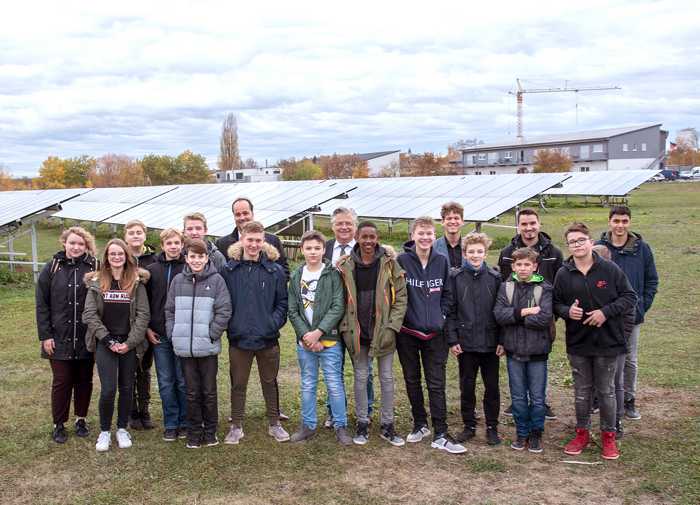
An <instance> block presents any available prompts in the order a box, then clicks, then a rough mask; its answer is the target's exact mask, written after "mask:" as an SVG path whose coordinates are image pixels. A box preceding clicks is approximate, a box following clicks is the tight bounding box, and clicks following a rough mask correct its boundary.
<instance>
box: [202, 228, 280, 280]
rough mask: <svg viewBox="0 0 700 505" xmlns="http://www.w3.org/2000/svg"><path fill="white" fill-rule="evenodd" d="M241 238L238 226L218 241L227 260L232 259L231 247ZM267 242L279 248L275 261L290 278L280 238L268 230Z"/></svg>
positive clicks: (217, 244) (220, 249) (217, 245)
mask: <svg viewBox="0 0 700 505" xmlns="http://www.w3.org/2000/svg"><path fill="white" fill-rule="evenodd" d="M239 240H240V239H239V237H238V228H234V229H233V231H232V232H231V233H229V234H228V235H224V236H223V237H220V238H219V239H218V240H217V241H216V247H218V248H219V251H220V252H221V253H222V254H223V255H224V257H225V258H226V261H228V260H230V259H231V257H230V255H229V249H230V248H231V246H232V245H234V244H235V243H236V242H238V241H239ZM265 242H267V243H268V244H270V245H271V246H272V247H274V248H275V249H276V250H277V255H276V257H277V259H276V260H274V261H275V263H277V264H278V265H279V266H281V267H282V271H283V272H284V277H285V279H287V280H289V265H288V264H287V256H285V254H284V247H282V242H280V239H278V238H277V237H276V236H275V235H273V234H272V233H267V232H266V233H265Z"/></svg>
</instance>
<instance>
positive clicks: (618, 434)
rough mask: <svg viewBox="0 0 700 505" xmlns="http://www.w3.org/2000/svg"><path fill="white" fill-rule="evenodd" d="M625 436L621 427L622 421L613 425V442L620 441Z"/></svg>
mask: <svg viewBox="0 0 700 505" xmlns="http://www.w3.org/2000/svg"><path fill="white" fill-rule="evenodd" d="M624 436H625V430H624V429H623V427H622V419H619V420H618V421H617V422H616V423H615V440H621V439H622V437H624Z"/></svg>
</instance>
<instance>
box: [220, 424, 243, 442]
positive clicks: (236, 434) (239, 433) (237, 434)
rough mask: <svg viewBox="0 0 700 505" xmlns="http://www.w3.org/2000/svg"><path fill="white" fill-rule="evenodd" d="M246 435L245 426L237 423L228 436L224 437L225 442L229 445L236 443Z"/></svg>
mask: <svg viewBox="0 0 700 505" xmlns="http://www.w3.org/2000/svg"><path fill="white" fill-rule="evenodd" d="M244 436H245V433H243V428H239V427H238V426H236V425H235V424H232V425H231V429H230V430H229V432H228V434H227V435H226V438H224V443H225V444H227V445H236V444H237V443H238V442H240V441H241V439H242V438H243V437H244Z"/></svg>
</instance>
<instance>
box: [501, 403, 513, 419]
mask: <svg viewBox="0 0 700 505" xmlns="http://www.w3.org/2000/svg"><path fill="white" fill-rule="evenodd" d="M503 415H504V416H508V417H513V404H512V403H511V404H510V405H508V407H506V410H504V411H503Z"/></svg>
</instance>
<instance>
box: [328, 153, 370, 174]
mask: <svg viewBox="0 0 700 505" xmlns="http://www.w3.org/2000/svg"><path fill="white" fill-rule="evenodd" d="M318 164H319V165H320V166H321V169H322V171H323V177H324V178H325V179H350V178H351V177H355V178H358V177H367V173H368V170H369V169H368V166H367V162H366V161H365V160H363V159H362V158H360V157H359V156H358V155H357V154H333V155H332V156H321V157H320V158H319V160H318ZM363 174H364V175H363Z"/></svg>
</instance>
